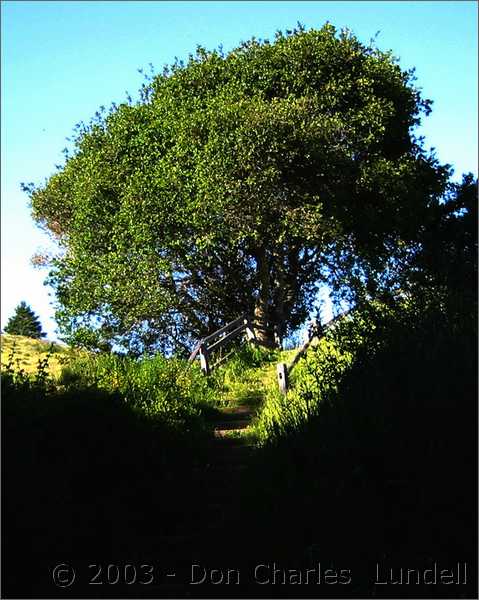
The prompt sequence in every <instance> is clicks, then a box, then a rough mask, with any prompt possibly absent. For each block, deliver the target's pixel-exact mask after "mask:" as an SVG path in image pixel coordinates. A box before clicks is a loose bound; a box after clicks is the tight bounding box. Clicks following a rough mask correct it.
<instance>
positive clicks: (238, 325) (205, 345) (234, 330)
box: [188, 315, 256, 375]
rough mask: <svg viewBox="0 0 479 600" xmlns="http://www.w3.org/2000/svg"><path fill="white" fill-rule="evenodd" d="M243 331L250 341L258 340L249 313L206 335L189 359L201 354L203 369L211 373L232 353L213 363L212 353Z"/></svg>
mask: <svg viewBox="0 0 479 600" xmlns="http://www.w3.org/2000/svg"><path fill="white" fill-rule="evenodd" d="M242 333H245V334H246V338H247V339H248V340H250V341H256V336H255V333H254V329H253V324H252V321H251V319H250V318H249V317H248V316H247V315H242V316H241V317H238V318H237V319H235V320H234V321H231V323H228V324H227V325H225V326H224V327H221V329H218V331H215V332H214V333H212V334H210V335H208V336H206V337H205V338H203V339H202V340H200V341H199V342H198V344H197V345H196V346H195V348H194V350H193V352H192V353H191V354H190V358H189V359H188V360H189V361H190V362H192V361H194V360H195V358H196V357H197V356H198V355H199V358H200V365H201V370H202V371H203V373H204V374H205V375H209V374H210V373H211V371H212V370H213V369H214V368H216V367H217V366H219V365H220V364H221V363H222V362H223V361H224V360H226V359H227V358H228V356H230V355H231V352H230V353H229V354H226V355H225V356H222V357H220V358H219V359H218V360H217V361H216V362H215V363H213V364H212V363H211V355H212V353H213V352H215V351H216V350H219V349H220V348H223V347H224V346H225V345H226V344H228V343H229V342H231V341H233V340H234V339H236V338H237V337H238V336H240V335H241V334H242Z"/></svg>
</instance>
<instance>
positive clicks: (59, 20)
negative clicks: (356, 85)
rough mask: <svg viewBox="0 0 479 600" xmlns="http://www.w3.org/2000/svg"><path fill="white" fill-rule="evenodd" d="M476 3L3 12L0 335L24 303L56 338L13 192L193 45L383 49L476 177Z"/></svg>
mask: <svg viewBox="0 0 479 600" xmlns="http://www.w3.org/2000/svg"><path fill="white" fill-rule="evenodd" d="M477 16H478V15H477V3H476V2H473V1H463V2H461V1H454V2H435V1H431V2H426V1H421V2H407V1H399V2H385V1H376V2H361V1H352V2H342V1H337V2H326V1H325V2H314V1H311V2H296V1H294V2H277V1H270V2H230V1H229V2H219V1H218V2H181V1H178V2H134V1H131V2H130V1H128V2H119V1H112V2H96V1H95V2H89V1H85V2H74V1H68V2H43V1H41V0H40V1H35V2H22V1H21V0H19V1H9V0H3V2H2V5H1V17H2V22H1V40H2V55H1V107H2V109H1V149H2V153H1V169H2V181H1V201H2V223H1V233H2V241H1V256H2V271H1V284H2V285H1V326H2V327H3V326H4V325H5V324H6V322H7V320H8V317H9V316H10V315H11V314H12V313H13V310H14V308H15V306H16V305H17V304H18V303H19V302H20V301H21V300H26V301H27V302H28V303H29V304H30V305H31V306H32V308H33V310H34V311H35V312H36V313H37V314H38V315H39V316H40V318H41V321H42V324H43V326H44V329H45V331H47V333H48V337H49V338H50V339H56V336H55V333H54V332H55V322H54V321H53V309H52V307H51V306H50V304H51V301H52V298H51V297H49V295H48V292H49V290H48V288H46V287H45V286H44V285H43V280H44V278H45V276H46V272H45V271H42V270H40V271H39V270H37V269H34V268H33V267H31V266H30V258H31V256H32V255H33V254H34V253H35V252H36V251H37V250H38V249H42V248H48V247H49V245H50V242H49V239H48V237H47V236H46V235H45V234H43V233H42V232H41V231H40V230H39V229H38V228H37V227H36V226H35V225H34V224H33V222H32V220H31V217H30V214H29V208H28V199H27V197H26V196H25V194H23V193H22V192H21V190H20V182H22V181H24V182H30V181H33V182H35V183H41V182H43V181H44V180H45V178H47V177H48V176H49V175H51V174H52V173H53V172H54V170H55V164H61V163H62V159H63V155H62V153H61V151H62V149H63V148H64V147H65V146H67V142H66V139H65V138H66V137H68V136H69V135H70V134H71V133H72V130H73V127H74V125H75V124H76V123H77V122H78V121H80V120H84V121H88V120H89V119H90V117H91V116H93V114H94V113H95V111H96V110H97V109H98V108H99V106H100V105H102V104H103V105H105V106H109V105H110V104H111V102H113V101H114V102H117V103H119V102H121V101H123V100H124V99H125V97H126V92H127V91H128V92H130V93H131V95H132V96H133V97H136V91H137V90H138V89H139V87H140V85H141V83H142V76H141V75H140V74H139V73H138V72H137V69H138V68H147V65H148V64H149V63H153V65H154V67H155V68H156V70H157V71H160V70H161V69H162V67H163V65H164V64H165V63H171V62H173V60H174V57H175V56H178V57H179V58H185V57H186V56H187V55H188V53H189V52H192V51H194V49H195V47H196V45H197V44H201V45H203V46H205V47H206V48H216V47H218V46H219V45H220V44H222V45H223V48H224V49H225V50H226V51H227V50H228V49H230V48H232V47H233V46H236V45H237V44H238V43H239V42H240V41H241V40H246V39H249V38H250V37H252V36H253V35H254V36H256V37H258V38H270V39H273V37H274V32H275V31H276V30H277V29H283V30H284V29H287V28H293V27H294V26H295V25H296V23H297V21H300V22H301V23H303V24H304V25H305V26H306V27H307V28H310V27H321V26H322V25H323V24H324V23H325V22H326V21H330V22H331V23H332V24H333V25H335V26H336V27H338V28H341V27H348V28H349V29H351V30H352V31H353V32H354V33H355V34H356V35H357V36H358V37H359V38H360V39H361V40H362V41H363V42H365V43H367V42H368V41H369V40H370V38H371V37H373V36H374V35H375V33H376V32H377V31H380V34H379V36H378V38H377V42H376V43H377V45H378V46H379V47H380V48H381V49H383V50H386V49H392V50H393V51H394V54H395V55H396V56H397V57H399V59H400V64H401V66H402V67H403V68H405V69H407V68H411V67H413V66H415V67H416V76H417V79H418V81H417V85H418V86H420V87H422V89H423V95H424V96H425V97H427V98H430V99H432V100H433V101H434V105H433V112H432V114H431V115H430V116H429V117H428V118H427V119H426V121H425V123H424V125H423V126H422V128H421V130H420V133H422V134H423V135H425V136H426V145H427V146H428V147H431V146H432V147H435V148H436V152H437V155H438V157H439V159H440V160H441V161H442V162H447V163H449V164H452V165H453V166H454V168H455V171H456V176H457V178H460V175H461V173H463V172H467V171H472V172H473V173H475V174H476V176H477V161H478V159H477V130H478V124H477V107H478V103H477V87H478V82H477V71H478V65H477V53H478V52H477V51H478V49H477Z"/></svg>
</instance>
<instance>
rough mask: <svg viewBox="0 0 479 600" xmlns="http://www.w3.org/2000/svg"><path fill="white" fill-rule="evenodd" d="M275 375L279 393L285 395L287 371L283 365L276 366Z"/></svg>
mask: <svg viewBox="0 0 479 600" xmlns="http://www.w3.org/2000/svg"><path fill="white" fill-rule="evenodd" d="M276 375H277V376H278V385H279V391H280V392H281V393H282V394H286V392H287V391H288V369H287V367H286V364H285V363H278V364H277V365H276Z"/></svg>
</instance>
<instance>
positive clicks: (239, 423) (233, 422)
mask: <svg viewBox="0 0 479 600" xmlns="http://www.w3.org/2000/svg"><path fill="white" fill-rule="evenodd" d="M250 425H251V419H230V420H227V421H215V422H214V428H215V430H216V431H217V430H219V429H221V430H223V431H231V430H234V429H246V428H247V427H249V426H250Z"/></svg>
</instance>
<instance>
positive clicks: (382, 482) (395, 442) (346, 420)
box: [250, 302, 477, 598]
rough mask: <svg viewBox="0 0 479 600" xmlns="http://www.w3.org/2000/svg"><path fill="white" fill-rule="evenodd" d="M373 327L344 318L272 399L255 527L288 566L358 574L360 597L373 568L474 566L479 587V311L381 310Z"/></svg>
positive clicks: (262, 423) (469, 591) (370, 589)
mask: <svg viewBox="0 0 479 600" xmlns="http://www.w3.org/2000/svg"><path fill="white" fill-rule="evenodd" d="M364 316H365V315H364V313H363V315H361V317H362V318H363V317H364ZM367 322H368V323H369V324H370V326H368V327H366V328H365V327H364V324H363V323H359V324H358V325H357V326H355V329H356V331H360V332H361V335H360V336H359V337H357V338H356V340H355V341H353V343H352V344H351V337H350V335H349V334H350V332H351V327H354V322H351V323H350V324H348V326H347V327H346V326H345V327H344V329H343V330H342V331H341V329H342V328H341V327H338V329H337V330H336V332H335V334H334V336H332V338H333V339H331V341H330V342H329V343H327V344H323V345H321V346H318V347H317V348H316V349H315V350H314V351H312V352H311V353H310V354H309V355H308V358H307V359H306V360H305V361H304V363H303V364H302V365H301V366H300V367H299V366H298V368H299V369H300V371H299V372H298V373H297V375H296V386H295V389H294V390H293V391H292V392H290V393H289V394H288V396H287V397H286V398H283V399H280V398H279V397H276V398H274V397H273V398H269V400H268V401H267V403H266V405H265V407H264V409H263V414H262V415H261V417H260V420H259V423H258V428H259V432H260V434H262V439H263V446H264V447H263V450H262V455H260V456H261V458H260V459H259V462H258V467H257V472H256V479H254V478H253V481H258V482H259V481H260V482H261V485H262V489H263V494H262V495H260V496H258V494H257V493H255V495H254V498H253V497H252V498H250V505H251V506H254V507H255V510H254V514H255V516H256V518H255V520H254V526H255V527H257V528H258V530H259V531H261V532H262V535H263V536H264V537H265V538H269V539H270V540H271V544H272V545H275V547H276V549H277V550H276V552H277V554H276V556H281V557H284V558H283V560H285V561H286V560H290V561H293V564H297V565H302V566H303V567H305V566H306V565H311V564H313V565H314V564H315V563H317V562H318V561H320V562H321V563H323V562H327V563H328V564H330V563H331V562H332V563H333V564H335V565H336V566H338V565H347V567H348V568H350V569H353V572H354V574H355V576H354V578H353V579H354V588H353V589H352V590H351V589H348V592H347V593H348V594H349V593H352V594H353V595H354V597H368V596H373V595H374V594H377V593H378V592H377V590H378V588H377V586H375V585H374V583H373V582H374V580H375V571H374V568H375V564H376V563H379V564H381V565H387V566H388V567H389V566H393V567H395V568H396V569H397V568H398V567H400V566H403V565H407V567H408V568H420V569H426V568H431V567H433V565H434V563H435V562H436V563H441V564H443V565H446V564H449V565H455V564H456V563H457V562H458V561H464V562H466V563H467V564H468V568H470V569H471V573H470V577H468V581H467V585H468V587H467V588H465V587H463V589H462V590H461V593H463V594H465V596H464V597H466V596H468V595H471V596H473V595H474V593H477V590H476V592H474V589H476V588H475V585H476V583H477V580H476V579H475V575H474V572H475V566H474V565H475V564H476V561H475V555H476V547H477V546H476V545H477V535H476V533H477V532H476V524H477V447H476V440H477V437H476V435H477V325H476V316H475V314H472V315H470V317H469V318H465V317H464V315H463V316H462V318H461V319H458V318H457V315H456V316H454V317H451V316H450V315H448V314H447V313H445V312H444V310H442V309H441V307H440V306H439V307H438V306H432V305H431V304H430V303H429V304H425V303H419V302H415V303H411V304H409V305H404V304H403V305H399V306H396V307H394V310H387V311H380V312H379V311H378V310H377V309H375V310H370V311H369V314H368V315H367ZM344 325H346V324H344ZM343 348H345V352H343ZM333 349H334V350H333ZM335 355H336V356H337V357H339V359H340V360H339V361H338V360H335V358H334V357H335ZM251 489H255V484H254V483H252V484H251ZM277 523H281V524H282V526H281V528H280V529H278V528H277V526H276V524H277ZM397 574H398V571H397V570H396V571H395V575H396V577H397ZM400 587H401V591H400V595H401V597H416V598H417V597H423V596H425V597H430V594H431V593H432V594H433V595H434V596H435V597H442V596H443V595H444V594H445V595H446V597H450V596H447V594H448V592H447V591H446V590H445V589H444V588H442V589H441V586H435V587H434V591H432V588H431V587H429V586H428V585H422V586H420V585H418V586H414V589H411V588H408V587H407V586H400ZM342 593H344V591H343V592H342ZM384 594H386V596H388V597H389V596H390V594H393V595H394V592H393V591H391V590H389V589H388V588H386V586H384V588H381V595H384Z"/></svg>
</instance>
